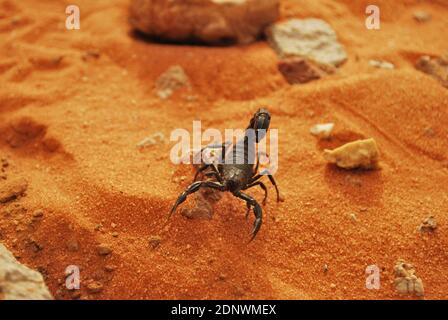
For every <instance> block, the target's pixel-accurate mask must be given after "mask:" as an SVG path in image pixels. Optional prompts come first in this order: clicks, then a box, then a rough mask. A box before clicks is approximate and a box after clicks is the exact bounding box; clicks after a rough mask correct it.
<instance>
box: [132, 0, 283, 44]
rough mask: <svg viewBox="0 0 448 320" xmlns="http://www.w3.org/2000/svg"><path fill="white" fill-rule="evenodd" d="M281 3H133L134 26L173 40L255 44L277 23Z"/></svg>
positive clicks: (150, 0) (176, 0)
mask: <svg viewBox="0 0 448 320" xmlns="http://www.w3.org/2000/svg"><path fill="white" fill-rule="evenodd" d="M278 15H279V0H170V1H166V0H133V1H132V2H131V7H130V23H131V25H132V26H133V27H134V28H135V29H137V30H139V31H141V32H143V33H145V34H147V35H149V36H153V37H157V38H161V39H164V40H169V41H177V42H188V41H200V42H205V43H208V44H222V43H226V44H227V43H231V42H235V43H241V44H247V43H250V42H253V41H255V40H256V39H257V38H258V37H259V36H260V35H261V34H262V33H263V30H264V28H265V27H266V26H268V25H269V24H271V23H272V22H274V21H275V20H277V18H278Z"/></svg>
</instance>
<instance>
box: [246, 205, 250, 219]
mask: <svg viewBox="0 0 448 320" xmlns="http://www.w3.org/2000/svg"><path fill="white" fill-rule="evenodd" d="M249 213H250V204H249V203H248V204H247V211H246V220H247V219H248V218H249Z"/></svg>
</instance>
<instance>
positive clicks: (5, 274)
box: [0, 244, 53, 300]
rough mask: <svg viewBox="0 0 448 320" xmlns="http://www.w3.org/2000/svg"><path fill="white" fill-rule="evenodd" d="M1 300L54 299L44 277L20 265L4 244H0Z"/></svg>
mask: <svg viewBox="0 0 448 320" xmlns="http://www.w3.org/2000/svg"><path fill="white" fill-rule="evenodd" d="M0 299H4V300H52V299H53V297H52V295H51V293H50V292H49V290H48V288H47V286H46V285H45V282H44V279H43V277H42V275H41V274H40V273H39V272H37V271H34V270H32V269H30V268H28V267H26V266H24V265H22V264H21V263H19V262H18V261H17V260H16V259H15V258H14V256H13V255H12V253H11V252H9V251H8V249H6V247H5V246H4V245H2V244H0Z"/></svg>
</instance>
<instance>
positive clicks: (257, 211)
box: [234, 191, 263, 241]
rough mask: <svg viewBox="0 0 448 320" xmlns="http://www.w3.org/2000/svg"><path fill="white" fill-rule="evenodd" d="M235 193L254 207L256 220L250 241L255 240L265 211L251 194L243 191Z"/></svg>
mask: <svg viewBox="0 0 448 320" xmlns="http://www.w3.org/2000/svg"><path fill="white" fill-rule="evenodd" d="M234 195H235V196H236V197H238V198H240V199H243V200H245V201H246V203H247V205H248V206H253V207H254V215H255V222H254V228H253V230H252V233H251V236H252V237H251V239H250V241H252V240H254V238H255V236H256V235H257V233H258V231H259V230H260V227H261V224H262V218H263V213H262V210H261V207H260V205H259V204H258V202H257V201H256V200H255V199H254V198H252V197H251V196H249V195H247V194H245V193H243V192H241V191H238V192H235V193H234Z"/></svg>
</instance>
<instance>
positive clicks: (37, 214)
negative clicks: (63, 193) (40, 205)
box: [33, 209, 44, 218]
mask: <svg viewBox="0 0 448 320" xmlns="http://www.w3.org/2000/svg"><path fill="white" fill-rule="evenodd" d="M43 216H44V211H43V210H40V209H39V210H36V211H34V212H33V217H34V218H41V217H43Z"/></svg>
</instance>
